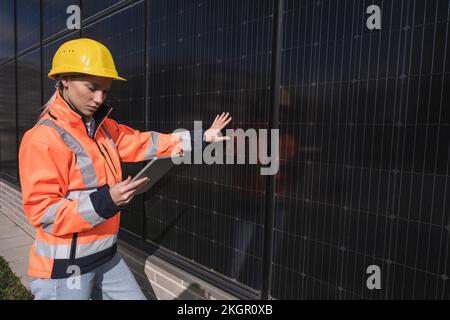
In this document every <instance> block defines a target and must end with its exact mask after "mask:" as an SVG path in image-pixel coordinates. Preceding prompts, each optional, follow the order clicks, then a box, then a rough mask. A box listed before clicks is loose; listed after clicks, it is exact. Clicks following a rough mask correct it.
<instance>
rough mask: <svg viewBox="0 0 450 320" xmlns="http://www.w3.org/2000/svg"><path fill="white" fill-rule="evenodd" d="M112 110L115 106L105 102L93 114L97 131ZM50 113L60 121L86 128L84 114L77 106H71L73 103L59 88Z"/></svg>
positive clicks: (81, 128)
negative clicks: (64, 96) (112, 106)
mask: <svg viewBox="0 0 450 320" xmlns="http://www.w3.org/2000/svg"><path fill="white" fill-rule="evenodd" d="M112 110H113V108H111V107H109V106H107V105H106V104H103V105H101V106H100V108H99V109H98V110H97V111H96V112H95V113H94V114H93V118H94V120H95V132H96V131H97V129H98V127H99V126H100V125H101V123H102V122H103V120H104V119H105V118H106V117H107V116H108V115H109V113H110V112H111V111H112ZM49 115H50V116H51V117H52V118H56V120H58V121H62V122H66V123H68V124H69V126H71V127H74V128H78V129H80V130H86V125H85V120H86V119H85V117H84V115H82V114H81V113H80V112H78V110H76V109H75V107H73V106H71V104H70V103H69V102H68V101H66V100H65V99H64V98H63V97H62V95H61V92H60V90H59V89H57V90H56V97H55V101H54V102H53V104H52V106H51V107H50V111H49Z"/></svg>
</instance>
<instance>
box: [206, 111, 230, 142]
mask: <svg viewBox="0 0 450 320" xmlns="http://www.w3.org/2000/svg"><path fill="white" fill-rule="evenodd" d="M231 119H232V118H231V117H230V113H229V112H227V113H225V112H224V113H222V114H221V115H217V117H216V119H214V122H213V124H212V125H211V127H210V128H209V129H208V130H206V131H205V133H204V137H205V141H206V142H220V141H226V140H230V137H227V136H225V137H221V136H219V133H220V130H222V129H223V128H225V127H226V126H227V125H228V124H229V123H230V121H231Z"/></svg>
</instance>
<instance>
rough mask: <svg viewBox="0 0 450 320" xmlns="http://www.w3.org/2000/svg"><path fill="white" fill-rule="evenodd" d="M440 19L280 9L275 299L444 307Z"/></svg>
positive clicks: (423, 14) (308, 7) (311, 6)
mask: <svg viewBox="0 0 450 320" xmlns="http://www.w3.org/2000/svg"><path fill="white" fill-rule="evenodd" d="M371 4H377V5H379V6H381V7H382V9H383V10H382V14H383V15H382V17H383V27H382V30H381V31H378V30H374V31H369V30H368V29H367V28H366V24H365V22H366V21H365V19H366V18H367V17H368V16H369V15H366V16H365V15H363V14H362V13H364V12H365V10H366V8H367V7H368V6H369V5H371ZM448 6H449V3H448V1H431V2H430V1H428V2H423V1H408V2H403V1H301V2H300V1H289V0H288V1H286V12H285V14H284V29H285V31H284V42H283V68H282V70H283V71H282V86H283V89H284V90H285V91H286V92H287V95H288V96H289V104H287V105H286V106H281V114H280V118H281V119H282V122H281V128H282V130H281V132H282V133H281V136H282V138H281V139H282V142H281V147H282V154H281V159H282V161H281V162H282V164H283V165H282V167H281V169H280V171H281V175H280V179H279V180H278V182H277V211H276V217H277V220H276V231H275V247H276V249H275V252H276V254H275V261H274V275H273V279H272V295H273V296H274V297H276V298H295V299H297V298H298V299H301V298H308V299H309V298H348V299H353V298H376V299H386V298H387V299H392V298H406V299H410V298H427V299H428V298H443V297H448V294H449V291H448V288H447V286H446V285H445V281H446V279H447V275H448V272H449V269H448V265H449V264H448V255H447V250H448V246H447V245H446V243H447V241H448V231H449V228H448V213H447V211H448V210H445V208H446V207H447V205H448V196H447V191H446V190H447V187H446V186H447V181H448V180H449V176H448V167H449V158H448V154H449V144H448V141H449V138H450V136H449V134H450V132H449V128H448V119H447V118H448V116H447V115H448V112H447V111H446V108H445V106H446V105H448V103H449V101H450V100H449V95H448V93H446V91H448V90H446V88H447V87H448V85H449V84H448V74H447V70H448V68H447V70H446V69H445V66H446V65H447V64H448V59H447V57H446V56H444V53H445V52H446V51H445V48H446V46H447V42H448V29H449V26H448V21H449V16H448V14H449V7H448ZM446 80H447V81H446ZM283 146H284V147H283ZM370 265H377V266H379V267H380V269H381V274H382V290H369V289H368V288H367V285H366V280H367V278H368V277H369V275H368V274H367V273H366V269H367V267H368V266H370Z"/></svg>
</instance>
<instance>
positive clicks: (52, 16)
mask: <svg viewBox="0 0 450 320" xmlns="http://www.w3.org/2000/svg"><path fill="white" fill-rule="evenodd" d="M70 5H77V6H79V5H80V1H79V0H43V3H42V19H43V21H42V28H43V37H44V39H47V38H49V37H51V36H53V35H55V34H56V33H58V32H61V31H63V30H66V29H67V19H68V18H69V16H70V15H69V14H67V13H66V12H67V8H68V7H69V6H70ZM71 12H72V11H71Z"/></svg>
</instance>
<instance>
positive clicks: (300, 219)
mask: <svg viewBox="0 0 450 320" xmlns="http://www.w3.org/2000/svg"><path fill="white" fill-rule="evenodd" d="M308 4H309V3H308V2H306V6H305V7H304V10H305V11H306V12H307V11H308ZM301 10H302V8H301V7H300V8H299V13H300V12H301ZM308 17H309V16H306V19H305V21H304V27H306V24H307V23H308ZM299 23H300V19H299ZM305 30H306V28H305ZM298 35H299V33H298ZM304 41H305V43H306V39H305V40H304ZM301 57H302V62H301V64H300V65H301V66H302V67H304V66H305V59H306V49H304V50H303V55H301ZM299 58H300V56H299V55H297V62H296V71H297V70H298V66H299ZM303 78H304V74H303V73H302V77H301V80H300V78H296V79H295V81H296V82H297V81H301V83H303V82H304V81H303ZM302 92H303V88H302ZM305 137H306V135H305ZM299 171H300V172H301V170H300V166H299V165H298V166H297V172H299ZM303 172H304V170H303ZM304 181H305V180H303V188H302V189H305V188H304ZM299 185H300V183H297V185H296V191H298V188H299ZM296 194H298V193H297V192H296ZM295 212H298V214H295V215H294V226H295V227H297V226H299V225H301V226H303V223H302V222H303V210H302V211H299V207H298V206H296V207H295ZM297 218H298V221H297ZM300 229H301V228H300ZM300 231H301V230H300ZM294 252H295V253H296V254H298V255H297V257H298V261H299V262H300V263H301V266H299V271H300V270H301V274H302V281H301V282H300V285H299V286H298V287H297V291H296V292H294V293H293V294H292V295H293V296H295V297H299V296H300V295H303V287H304V281H305V277H304V276H303V275H304V274H305V273H304V256H303V252H304V250H303V245H301V244H299V248H298V249H296V244H295V242H294ZM285 294H286V293H285Z"/></svg>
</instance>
